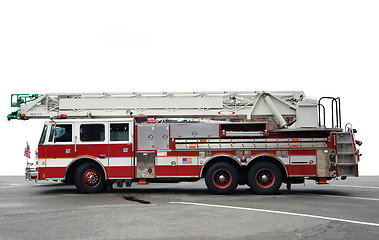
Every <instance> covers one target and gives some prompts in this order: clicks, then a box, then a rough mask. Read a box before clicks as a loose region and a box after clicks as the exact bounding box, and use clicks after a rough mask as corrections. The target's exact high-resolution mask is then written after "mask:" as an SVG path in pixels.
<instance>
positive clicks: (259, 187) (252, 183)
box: [247, 161, 283, 194]
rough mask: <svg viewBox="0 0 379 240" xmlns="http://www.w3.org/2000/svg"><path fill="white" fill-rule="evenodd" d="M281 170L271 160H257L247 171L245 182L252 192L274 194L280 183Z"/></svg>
mask: <svg viewBox="0 0 379 240" xmlns="http://www.w3.org/2000/svg"><path fill="white" fill-rule="evenodd" d="M282 177H283V176H282V172H281V171H280V169H279V167H278V166H277V165H276V164H274V163H272V162H267V161H263V162H258V163H256V164H254V165H253V166H252V167H251V168H250V169H249V171H248V173H247V184H248V185H249V187H250V188H251V190H252V191H253V192H254V193H257V194H274V193H276V192H277V191H278V190H279V188H280V186H281V185H282Z"/></svg>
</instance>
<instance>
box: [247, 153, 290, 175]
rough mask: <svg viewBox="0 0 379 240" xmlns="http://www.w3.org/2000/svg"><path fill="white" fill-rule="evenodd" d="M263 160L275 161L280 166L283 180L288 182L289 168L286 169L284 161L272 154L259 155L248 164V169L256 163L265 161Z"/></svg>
mask: <svg viewBox="0 0 379 240" xmlns="http://www.w3.org/2000/svg"><path fill="white" fill-rule="evenodd" d="M263 161H267V162H271V163H274V164H275V165H277V166H278V167H279V169H280V171H281V172H282V176H283V182H287V176H288V175H287V170H286V168H285V166H284V164H283V162H281V161H280V160H279V159H277V158H275V157H272V156H267V155H264V156H259V157H256V158H254V159H253V160H251V161H250V162H249V164H248V165H247V169H250V168H251V167H252V166H253V165H254V164H256V163H258V162H263Z"/></svg>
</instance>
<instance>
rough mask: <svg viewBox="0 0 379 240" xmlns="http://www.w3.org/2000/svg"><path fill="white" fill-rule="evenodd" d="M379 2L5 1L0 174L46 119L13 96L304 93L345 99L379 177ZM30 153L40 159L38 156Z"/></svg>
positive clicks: (0, 11) (20, 167) (13, 170)
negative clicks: (24, 109) (32, 116)
mask: <svg viewBox="0 0 379 240" xmlns="http://www.w3.org/2000/svg"><path fill="white" fill-rule="evenodd" d="M378 12H379V4H378V1H364V0H360V1H347V0H344V1H330V0H328V1H206V0H201V1H194V0H191V1H1V2H0V80H1V94H0V97H1V101H0V106H1V108H0V109H1V112H0V133H1V139H0V141H1V144H0V146H1V151H0V153H1V158H0V175H22V174H23V173H24V165H25V162H26V160H25V157H24V156H23V151H24V147H25V143H26V141H27V140H28V141H29V144H30V146H31V148H32V152H34V149H36V148H37V143H38V139H39V137H40V132H41V130H42V123H43V121H40V120H30V121H10V122H8V121H7V120H6V115H7V114H9V113H10V112H12V111H15V110H16V109H12V108H11V107H10V95H11V93H28V94H32V93H40V94H43V93H48V92H115V91H117V92H119V91H125V92H132V91H137V92H138V91H139V92H143V91H159V92H160V91H162V92H163V91H224V90H229V91H230V90H234V91H240V90H244V91H247V90H249V91H250V90H251V91H256V90H264V91H272V90H303V91H305V93H306V94H307V96H313V97H317V98H319V97H322V96H334V97H337V96H339V97H341V101H342V106H341V108H342V122H343V124H345V123H347V122H351V123H353V125H354V127H355V128H357V130H358V134H357V135H356V136H357V139H359V140H361V141H363V145H362V147H360V149H361V152H362V153H363V156H362V158H361V163H360V174H362V175H374V174H375V175H378V174H379V164H378V162H379V161H378V157H377V152H378V149H377V147H378V146H377V143H378V141H377V139H376V135H378V120H379V118H378V117H379V116H378V106H377V103H378V98H377V95H378V91H377V84H376V82H377V80H378V78H379V31H378V30H379V26H378V25H379V14H378ZM33 155H34V154H33Z"/></svg>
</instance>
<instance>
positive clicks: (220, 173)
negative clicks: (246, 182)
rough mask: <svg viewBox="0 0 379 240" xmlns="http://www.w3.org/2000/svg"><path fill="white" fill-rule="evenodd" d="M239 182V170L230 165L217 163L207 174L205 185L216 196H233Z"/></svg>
mask: <svg viewBox="0 0 379 240" xmlns="http://www.w3.org/2000/svg"><path fill="white" fill-rule="evenodd" d="M238 181H239V172H238V170H237V169H236V168H235V167H234V166H233V165H232V164H230V163H227V162H216V163H214V164H212V166H210V167H209V168H208V170H207V172H206V174H205V184H206V185H207V187H208V189H209V191H211V192H212V193H214V194H231V193H233V192H234V190H236V188H237V186H238Z"/></svg>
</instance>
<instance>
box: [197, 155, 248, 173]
mask: <svg viewBox="0 0 379 240" xmlns="http://www.w3.org/2000/svg"><path fill="white" fill-rule="evenodd" d="M220 161H223V162H228V163H230V164H232V165H233V166H235V167H236V168H237V170H238V171H241V166H240V165H239V164H238V163H237V161H236V160H235V159H233V158H232V157H228V156H217V157H214V158H212V159H211V160H209V161H208V162H206V163H205V165H204V167H203V169H202V170H201V177H205V173H206V172H207V170H208V168H209V167H210V166H211V165H212V164H213V163H215V162H220Z"/></svg>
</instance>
